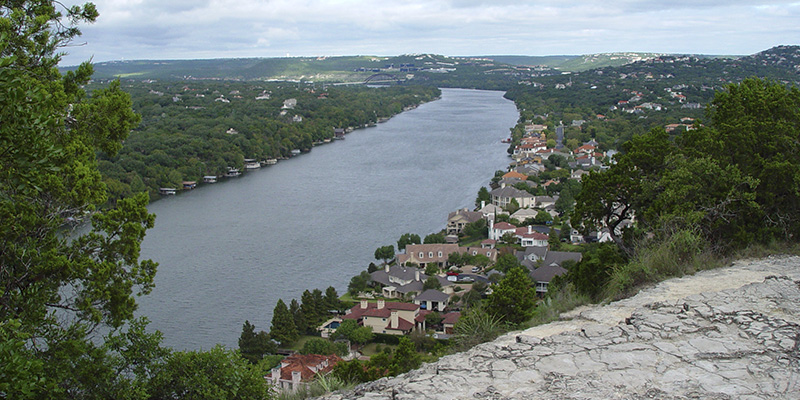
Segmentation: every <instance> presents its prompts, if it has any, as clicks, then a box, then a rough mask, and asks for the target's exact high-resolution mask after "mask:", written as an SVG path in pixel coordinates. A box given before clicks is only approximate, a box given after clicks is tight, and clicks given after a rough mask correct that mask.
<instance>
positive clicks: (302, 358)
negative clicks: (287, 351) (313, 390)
mask: <svg viewBox="0 0 800 400" xmlns="http://www.w3.org/2000/svg"><path fill="white" fill-rule="evenodd" d="M340 361H342V359H341V358H340V357H339V356H337V355H335V354H332V355H320V354H293V355H291V356H289V357H286V358H284V359H283V360H281V363H280V365H278V366H277V367H275V368H273V369H272V372H271V374H270V375H269V376H266V377H265V378H267V379H269V380H270V382H271V383H272V386H273V387H275V388H278V389H279V390H282V391H284V392H296V391H297V390H298V389H300V388H302V387H308V385H309V383H310V382H311V381H313V380H314V378H315V377H316V376H317V375H327V374H329V373H331V371H333V367H334V366H335V365H336V364H337V363H339V362H340Z"/></svg>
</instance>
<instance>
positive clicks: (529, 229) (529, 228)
mask: <svg viewBox="0 0 800 400" xmlns="http://www.w3.org/2000/svg"><path fill="white" fill-rule="evenodd" d="M531 230H532V228H531V226H530V225H528V233H529V234H530V233H531Z"/></svg>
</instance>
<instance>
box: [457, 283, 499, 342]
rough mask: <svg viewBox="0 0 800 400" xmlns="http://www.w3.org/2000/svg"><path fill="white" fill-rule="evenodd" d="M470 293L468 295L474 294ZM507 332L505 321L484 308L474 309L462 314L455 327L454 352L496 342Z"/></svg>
mask: <svg viewBox="0 0 800 400" xmlns="http://www.w3.org/2000/svg"><path fill="white" fill-rule="evenodd" d="M472 292H473V291H469V292H467V293H472ZM505 330H506V326H505V324H503V321H502V320H501V319H500V318H499V317H497V316H495V315H493V314H490V313H488V312H487V311H486V309H485V308H482V307H472V308H470V309H469V310H468V311H466V312H462V314H461V318H459V319H458V322H456V325H455V327H453V336H452V338H451V341H452V342H453V350H455V351H463V350H466V349H469V348H471V347H473V346H475V345H478V344H481V343H485V342H488V341H490V340H494V339H495V338H496V337H498V336H500V335H501V334H502V333H503V332H504V331H505Z"/></svg>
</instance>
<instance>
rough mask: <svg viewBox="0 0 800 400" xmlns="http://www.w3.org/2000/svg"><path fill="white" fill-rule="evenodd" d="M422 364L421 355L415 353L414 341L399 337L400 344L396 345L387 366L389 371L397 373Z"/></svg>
mask: <svg viewBox="0 0 800 400" xmlns="http://www.w3.org/2000/svg"><path fill="white" fill-rule="evenodd" d="M421 364H422V357H421V356H420V355H419V353H417V350H416V348H415V346H414V343H412V342H411V340H409V339H408V338H407V337H405V336H402V337H401V338H400V344H399V345H398V346H397V350H395V352H394V355H393V356H392V362H391V365H390V366H389V371H390V372H391V374H392V375H399V374H402V373H404V372H408V371H411V370H412V369H415V368H418V367H419V366H420V365H421Z"/></svg>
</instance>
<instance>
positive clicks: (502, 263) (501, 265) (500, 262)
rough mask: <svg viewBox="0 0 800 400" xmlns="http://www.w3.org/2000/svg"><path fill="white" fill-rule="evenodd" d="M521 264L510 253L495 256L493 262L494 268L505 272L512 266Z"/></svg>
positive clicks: (515, 266)
mask: <svg viewBox="0 0 800 400" xmlns="http://www.w3.org/2000/svg"><path fill="white" fill-rule="evenodd" d="M521 266H522V265H521V264H520V263H519V260H517V257H516V256H514V255H513V254H511V253H505V254H501V255H500V256H499V257H497V261H496V262H495V263H494V269H496V270H498V271H501V272H504V273H507V272H508V271H510V270H511V269H513V268H517V267H521Z"/></svg>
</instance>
